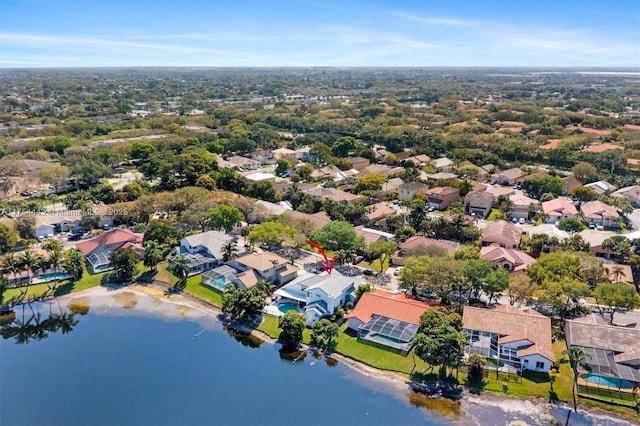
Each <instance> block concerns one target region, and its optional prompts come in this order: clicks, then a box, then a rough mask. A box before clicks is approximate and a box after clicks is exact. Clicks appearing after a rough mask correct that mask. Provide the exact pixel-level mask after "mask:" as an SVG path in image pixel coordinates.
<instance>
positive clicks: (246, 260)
mask: <svg viewBox="0 0 640 426" xmlns="http://www.w3.org/2000/svg"><path fill="white" fill-rule="evenodd" d="M228 265H229V266H231V267H233V268H235V269H237V270H239V271H241V272H245V271H249V270H252V271H254V272H255V275H257V276H258V280H265V281H268V282H270V283H274V284H280V285H282V284H286V283H288V282H290V281H292V280H293V279H295V278H296V277H297V276H298V267H297V266H294V265H291V264H289V263H288V262H287V259H285V258H284V257H282V256H279V255H277V254H275V253H271V252H268V251H267V252H263V253H249V254H246V255H244V256H240V257H237V258H235V259H233V260H232V261H230V262H228Z"/></svg>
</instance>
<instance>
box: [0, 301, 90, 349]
mask: <svg viewBox="0 0 640 426" xmlns="http://www.w3.org/2000/svg"><path fill="white" fill-rule="evenodd" d="M27 307H28V309H27ZM57 310H58V312H54V310H53V302H49V315H48V316H47V317H44V316H43V314H42V312H40V311H34V309H33V306H32V305H31V303H28V304H26V305H25V304H23V305H22V309H21V311H22V312H21V313H20V314H15V313H14V317H13V319H12V321H9V322H5V323H3V324H2V325H1V326H0V335H1V336H2V338H3V339H4V340H9V339H13V340H14V341H15V343H16V344H18V345H22V344H26V343H29V342H30V341H32V340H35V341H38V340H42V339H46V338H47V337H49V335H50V334H53V333H58V332H60V333H62V334H67V333H70V332H72V331H73V328H74V327H75V326H76V325H78V320H77V319H75V314H73V313H70V312H68V311H66V310H63V309H62V306H60V303H58V309H57Z"/></svg>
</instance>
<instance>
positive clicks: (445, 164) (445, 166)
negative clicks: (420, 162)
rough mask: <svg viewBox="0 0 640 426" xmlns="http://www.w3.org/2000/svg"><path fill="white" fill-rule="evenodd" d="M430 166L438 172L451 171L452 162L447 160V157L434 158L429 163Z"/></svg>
mask: <svg viewBox="0 0 640 426" xmlns="http://www.w3.org/2000/svg"><path fill="white" fill-rule="evenodd" d="M431 165H432V166H433V167H434V168H435V169H436V170H437V171H439V172H441V171H450V170H452V169H453V165H454V164H453V161H451V160H449V159H448V158H447V157H441V158H436V159H435V160H432V161H431Z"/></svg>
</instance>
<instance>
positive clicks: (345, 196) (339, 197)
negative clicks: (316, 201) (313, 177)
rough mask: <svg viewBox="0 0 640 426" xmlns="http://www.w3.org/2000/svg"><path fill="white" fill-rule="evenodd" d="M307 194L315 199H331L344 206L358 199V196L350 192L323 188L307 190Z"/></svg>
mask: <svg viewBox="0 0 640 426" xmlns="http://www.w3.org/2000/svg"><path fill="white" fill-rule="evenodd" d="M305 192H306V193H307V194H309V195H312V196H314V197H320V198H329V199H330V200H333V201H335V202H336V203H342V204H349V203H350V202H352V201H353V200H355V199H356V198H358V196H357V195H355V194H351V193H350V192H345V191H341V190H339V189H336V188H324V187H322V186H316V187H314V188H311V189H308V190H306V191H305Z"/></svg>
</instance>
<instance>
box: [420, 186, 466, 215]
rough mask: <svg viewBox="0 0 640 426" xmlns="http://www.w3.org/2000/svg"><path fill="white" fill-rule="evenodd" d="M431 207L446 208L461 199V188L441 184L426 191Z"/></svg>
mask: <svg viewBox="0 0 640 426" xmlns="http://www.w3.org/2000/svg"><path fill="white" fill-rule="evenodd" d="M425 195H426V196H427V200H429V207H434V208H436V209H438V210H444V209H446V208H447V207H449V206H450V205H451V204H453V203H455V202H456V201H458V200H459V199H460V190H459V189H457V188H453V187H451V186H439V187H435V188H431V189H428V190H427V191H425Z"/></svg>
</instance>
